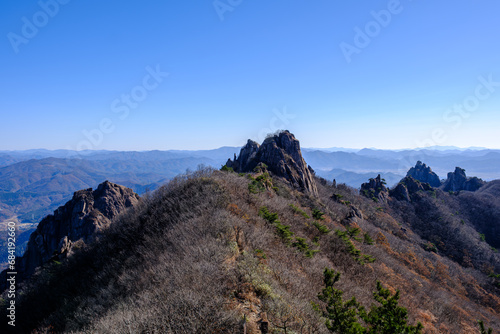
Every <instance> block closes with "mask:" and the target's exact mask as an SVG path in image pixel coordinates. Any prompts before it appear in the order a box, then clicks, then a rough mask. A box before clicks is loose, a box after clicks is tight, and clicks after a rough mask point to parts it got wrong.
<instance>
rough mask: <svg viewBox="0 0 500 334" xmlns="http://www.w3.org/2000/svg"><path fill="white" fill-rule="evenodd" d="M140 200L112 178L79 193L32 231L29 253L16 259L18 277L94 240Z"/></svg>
mask: <svg viewBox="0 0 500 334" xmlns="http://www.w3.org/2000/svg"><path fill="white" fill-rule="evenodd" d="M137 203H139V196H138V195H137V194H135V193H134V192H133V191H132V189H129V188H126V187H123V186H120V185H117V184H113V183H111V182H108V181H105V182H103V183H101V184H100V185H99V186H98V187H97V189H96V190H94V191H93V190H92V188H90V189H85V190H79V191H77V192H75V193H74V195H73V198H72V199H71V200H70V201H69V202H67V203H66V204H65V205H64V206H60V207H59V208H58V209H57V210H55V211H54V214H53V215H48V216H47V217H45V218H44V219H43V220H42V221H41V222H40V223H39V224H38V227H37V229H36V231H35V232H33V233H32V234H31V236H30V239H29V242H28V246H27V248H26V252H25V253H24V255H23V256H22V257H20V258H17V259H16V269H17V272H18V279H25V278H27V277H29V276H31V275H32V274H33V273H34V271H35V269H36V268H37V267H39V266H41V265H42V264H44V263H46V262H47V261H49V260H51V259H62V258H64V257H65V256H67V255H68V254H69V253H70V252H71V248H72V245H73V244H74V243H75V242H77V241H79V240H82V241H83V242H85V243H87V242H89V241H91V240H92V238H93V237H94V236H95V235H96V232H98V231H99V230H101V229H102V228H103V227H104V226H106V225H108V224H109V223H110V221H111V220H112V219H113V218H114V217H116V216H117V215H118V214H119V213H120V212H122V211H124V210H125V209H126V208H128V207H131V206H134V205H136V204H137ZM2 274H4V273H2ZM2 282H4V281H2Z"/></svg>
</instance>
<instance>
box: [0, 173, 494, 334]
mask: <svg viewBox="0 0 500 334" xmlns="http://www.w3.org/2000/svg"><path fill="white" fill-rule="evenodd" d="M258 175H263V174H259V173H257V174H253V175H241V176H239V175H237V174H235V173H230V172H220V171H213V170H209V169H205V170H200V171H198V172H196V173H193V174H190V175H186V176H183V177H179V178H177V179H175V180H173V181H171V182H170V183H169V184H167V185H166V186H164V187H162V188H161V189H159V190H158V191H156V192H155V193H154V194H153V195H152V196H150V197H148V198H146V199H145V200H144V202H143V204H140V205H138V206H134V207H133V208H132V209H131V210H130V211H129V212H128V214H127V215H125V216H121V217H120V219H119V220H116V221H115V222H114V223H113V224H111V225H110V226H109V227H107V228H105V229H104V231H103V233H102V236H101V237H100V238H99V239H98V240H97V241H96V242H95V243H93V244H91V245H89V246H86V247H84V248H82V249H79V250H75V252H74V254H73V255H72V256H70V257H68V258H67V259H66V260H63V261H62V263H60V264H58V263H55V262H54V263H50V264H48V265H46V266H45V267H44V269H43V270H42V271H40V272H39V273H37V274H35V275H34V276H33V277H32V279H31V280H30V282H29V284H28V285H26V286H25V287H24V288H23V294H22V296H20V297H19V301H18V306H17V317H18V318H17V319H18V320H17V321H18V324H19V326H20V327H18V329H19V330H20V332H30V331H31V330H32V329H33V328H39V329H40V330H42V331H44V330H53V331H56V332H60V331H66V332H70V331H74V332H77V333H80V332H81V333H96V332H97V333H124V332H167V333H168V332H173V333H214V332H217V333H241V332H242V331H243V326H246V328H247V333H260V331H259V330H258V327H259V322H258V321H259V320H260V319H262V318H264V319H269V321H270V322H269V323H268V325H269V327H270V330H278V327H279V326H285V327H287V329H288V331H289V332H291V331H296V332H300V330H302V331H303V332H304V331H306V332H308V333H309V332H310V333H325V334H326V333H328V331H327V330H326V327H325V326H324V320H323V319H321V317H320V316H319V314H318V313H316V312H315V311H314V310H313V308H312V307H311V304H310V302H315V303H319V304H318V305H320V307H322V305H321V303H320V302H319V301H318V299H317V294H318V292H319V291H320V290H321V288H322V286H323V281H322V272H323V270H324V268H325V267H328V268H334V269H335V270H337V271H340V272H341V273H342V277H341V280H340V281H339V283H338V288H340V289H342V290H343V291H345V294H346V295H345V298H346V300H347V299H348V298H350V297H351V296H356V297H357V300H358V301H359V302H360V303H361V304H362V305H365V307H369V306H370V305H371V303H373V298H372V292H373V291H374V289H375V285H376V281H377V280H380V281H382V282H383V284H384V285H385V286H387V287H389V289H391V291H395V289H399V290H400V291H401V296H402V298H401V301H400V303H401V305H403V306H405V307H407V308H408V310H409V311H410V319H409V320H410V321H411V322H414V321H416V320H419V321H421V322H422V323H423V324H424V326H425V331H424V333H437V332H441V333H474V332H475V327H476V325H475V321H476V319H483V320H486V321H487V325H488V326H491V327H493V328H494V329H495V330H498V329H499V328H500V317H499V316H498V312H499V311H500V299H499V298H498V290H497V288H496V287H495V286H494V285H492V284H491V282H490V281H489V279H488V278H487V277H486V275H484V274H482V273H481V272H479V271H477V270H475V269H473V268H468V269H467V270H465V269H464V268H463V267H462V266H460V265H458V264H457V263H456V262H454V261H451V260H450V259H448V258H447V257H443V256H442V255H441V254H440V252H439V251H437V252H432V251H428V250H426V249H425V247H424V246H423V245H421V244H423V242H422V239H420V237H419V236H418V235H417V234H416V233H414V232H413V231H412V229H411V226H409V225H408V224H407V223H406V222H405V221H404V220H401V223H400V222H398V220H396V219H397V216H394V217H395V218H394V217H393V216H391V214H390V213H389V211H390V210H389V208H387V209H383V210H379V205H380V203H375V202H374V201H372V200H371V199H367V198H364V197H362V196H359V195H356V194H355V190H354V189H351V188H348V187H345V186H342V185H340V186H333V185H331V184H329V183H328V182H326V181H325V180H320V179H319V180H317V181H318V182H317V189H318V197H310V196H304V194H302V193H301V192H298V191H297V190H294V188H292V187H290V186H289V185H288V183H287V182H286V181H285V180H284V179H282V178H279V177H273V178H272V179H270V180H265V181H266V182H268V181H269V182H272V184H273V188H272V189H270V190H262V191H261V192H259V193H256V194H253V193H251V192H249V185H250V184H251V183H252V182H253V181H254V180H256V179H257V178H258ZM250 176H252V178H250ZM443 194H444V195H446V196H448V195H449V194H447V193H443ZM333 198H335V200H333ZM264 208H265V209H264ZM353 210H355V211H356V212H357V214H353V213H352V212H353ZM385 211H387V212H385ZM400 224H402V226H404V229H405V230H404V231H403V230H402V228H401V226H400ZM334 231H335V232H334ZM356 231H358V232H356ZM347 232H349V233H351V234H352V236H353V237H352V238H350V239H346V235H348V234H346V233H347ZM356 235H358V236H364V235H368V236H369V237H371V238H368V239H367V237H365V238H364V240H363V237H362V238H361V240H359V239H358V238H357V237H356ZM370 239H373V240H374V241H375V244H372V242H370ZM373 258H374V259H375V262H372V261H373ZM2 310H5V308H4V307H3V306H2ZM144 310H147V312H145V311H144ZM132 319H133V320H132ZM243 319H246V324H244V322H243V321H242V320H243Z"/></svg>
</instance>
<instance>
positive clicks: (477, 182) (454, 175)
mask: <svg viewBox="0 0 500 334" xmlns="http://www.w3.org/2000/svg"><path fill="white" fill-rule="evenodd" d="M485 184H486V182H484V181H483V180H481V179H480V178H477V177H470V178H468V177H467V175H465V169H462V168H460V167H456V168H455V171H454V172H450V173H448V179H447V180H446V181H445V182H444V184H443V190H444V191H461V190H467V191H476V190H478V189H479V188H481V187H482V186H483V185H485Z"/></svg>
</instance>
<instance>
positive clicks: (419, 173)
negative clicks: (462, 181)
mask: <svg viewBox="0 0 500 334" xmlns="http://www.w3.org/2000/svg"><path fill="white" fill-rule="evenodd" d="M406 176H411V177H413V178H414V179H415V180H418V181H420V182H424V183H428V184H430V185H431V186H432V187H436V188H437V187H439V186H441V180H439V176H437V174H436V173H434V172H433V171H432V169H431V168H430V167H428V166H427V165H426V164H423V163H422V161H417V164H416V165H415V167H412V168H410V170H409V171H408V173H407V174H406Z"/></svg>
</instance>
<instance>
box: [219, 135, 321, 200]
mask: <svg viewBox="0 0 500 334" xmlns="http://www.w3.org/2000/svg"><path fill="white" fill-rule="evenodd" d="M259 163H264V164H266V165H267V166H268V170H269V171H270V172H272V173H273V174H275V175H277V176H279V177H282V178H284V179H285V180H287V181H288V182H289V183H290V184H291V185H292V186H293V187H295V188H297V189H300V190H302V191H305V192H308V193H310V194H312V195H317V194H318V190H317V188H316V183H315V181H314V176H313V171H312V168H309V167H308V166H307V164H306V162H305V161H304V158H303V157H302V153H301V151H300V143H299V141H298V140H297V139H295V136H294V135H293V134H291V133H290V132H289V131H283V132H281V133H279V134H277V135H274V136H273V137H269V138H267V139H266V140H264V142H263V143H262V145H260V146H259V144H257V143H256V142H254V141H251V140H248V142H247V144H246V145H245V146H244V147H243V148H242V149H241V151H240V155H239V156H238V158H236V157H235V159H234V160H228V162H227V163H226V166H228V167H232V168H233V169H234V170H235V171H236V172H239V173H246V172H251V171H253V169H254V168H255V167H256V166H257V165H258V164H259Z"/></svg>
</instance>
